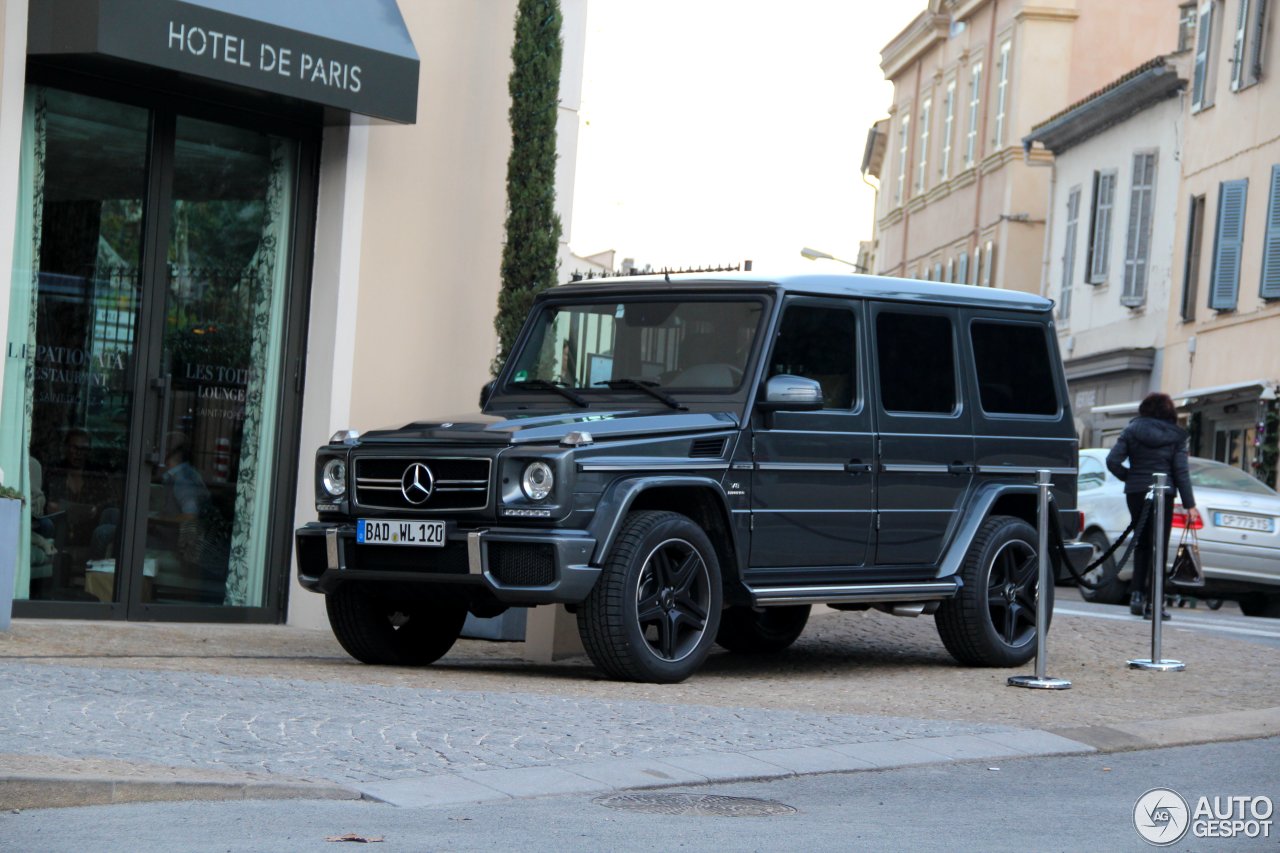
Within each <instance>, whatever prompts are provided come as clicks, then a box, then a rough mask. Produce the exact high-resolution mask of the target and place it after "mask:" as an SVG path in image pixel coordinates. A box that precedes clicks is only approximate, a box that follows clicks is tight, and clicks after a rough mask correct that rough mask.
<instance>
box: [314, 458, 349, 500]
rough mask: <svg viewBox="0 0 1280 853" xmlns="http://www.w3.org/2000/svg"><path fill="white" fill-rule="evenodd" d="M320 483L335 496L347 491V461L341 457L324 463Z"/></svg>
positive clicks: (338, 496) (340, 495)
mask: <svg viewBox="0 0 1280 853" xmlns="http://www.w3.org/2000/svg"><path fill="white" fill-rule="evenodd" d="M320 483H321V484H322V485H323V486H324V490H325V491H326V492H328V493H329V494H330V495H332V496H333V497H335V498H340V497H342V496H343V495H345V494H346V493H347V463H346V462H344V461H343V460H341V459H330V460H329V461H328V462H326V463H324V470H322V471H321V472H320Z"/></svg>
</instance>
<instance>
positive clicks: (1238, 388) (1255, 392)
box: [1089, 379, 1277, 415]
mask: <svg viewBox="0 0 1280 853" xmlns="http://www.w3.org/2000/svg"><path fill="white" fill-rule="evenodd" d="M1276 384H1277V383H1275V382H1272V381H1271V380H1268V379H1253V380H1250V381H1247V382H1230V383H1227V384H1226V385H1211V386H1208V387H1205V388H1191V389H1188V390H1186V391H1183V392H1182V393H1181V394H1175V395H1173V402H1174V405H1176V406H1177V407H1178V408H1179V409H1185V408H1187V407H1188V406H1194V405H1197V404H1200V403H1208V402H1210V401H1212V400H1214V399H1216V398H1220V399H1227V398H1230V397H1236V396H1239V397H1246V396H1256V397H1257V398H1258V399H1260V400H1274V399H1276ZM1140 403H1141V401H1139V400H1133V401H1132V402H1129V403H1113V404H1111V405H1108V406H1094V407H1093V408H1092V409H1090V410H1089V411H1090V412H1092V413H1093V414H1095V415H1127V414H1135V415H1136V414H1137V413H1138V406H1139V405H1140Z"/></svg>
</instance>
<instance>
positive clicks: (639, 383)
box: [596, 379, 689, 412]
mask: <svg viewBox="0 0 1280 853" xmlns="http://www.w3.org/2000/svg"><path fill="white" fill-rule="evenodd" d="M596 384H597V385H608V386H609V387H610V388H611V389H618V388H628V389H632V390H635V391H643V392H644V393H646V394H648V395H649V396H650V397H652V398H653V399H655V400H658V401H660V402H663V403H666V404H667V405H668V406H670V407H671V408H673V409H679V410H680V411H682V412H685V411H688V410H689V407H688V406H686V405H684V404H682V403H681V402H680V401H679V400H677V399H676V398H675V397H672V396H671V395H670V394H667V393H664V392H662V391H659V390H658V387H659V386H658V383H657V382H651V381H649V380H648V379H606V380H604V381H603V382H597V383H596Z"/></svg>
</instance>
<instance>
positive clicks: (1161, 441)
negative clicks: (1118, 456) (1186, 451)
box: [1129, 418, 1188, 447]
mask: <svg viewBox="0 0 1280 853" xmlns="http://www.w3.org/2000/svg"><path fill="white" fill-rule="evenodd" d="M1129 435H1130V436H1132V437H1133V439H1134V440H1135V441H1138V442H1140V443H1142V444H1145V445H1146V446H1147V447H1165V446H1166V445H1170V444H1173V445H1179V444H1182V443H1183V442H1184V441H1186V440H1187V436H1188V433H1187V431H1186V430H1185V429H1183V428H1182V427H1180V426H1178V425H1177V424H1171V423H1169V422H1168V421H1162V420H1160V419H1159V418H1134V419H1133V420H1131V421H1129Z"/></svg>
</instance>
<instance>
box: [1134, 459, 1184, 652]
mask: <svg viewBox="0 0 1280 853" xmlns="http://www.w3.org/2000/svg"><path fill="white" fill-rule="evenodd" d="M1168 479H1169V475H1168V474H1156V475H1155V482H1154V483H1153V484H1152V486H1151V492H1152V495H1153V497H1152V500H1153V501H1154V502H1155V506H1153V507H1152V509H1153V510H1154V512H1153V513H1152V520H1153V521H1154V522H1155V525H1156V527H1155V530H1153V531H1151V659H1150V660H1145V659H1141V658H1139V659H1138V660H1131V661H1129V668H1130V669H1154V670H1156V671H1158V672H1176V671H1179V670H1183V669H1186V668H1187V666H1186V664H1184V663H1183V662H1182V661H1179V660H1164V659H1163V658H1161V657H1160V639H1161V628H1162V627H1163V623H1164V618H1163V616H1164V570H1165V565H1164V562H1165V553H1164V551H1165V544H1164V511H1165V497H1164V496H1165V493H1166V492H1168V491H1169V484H1168Z"/></svg>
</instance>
